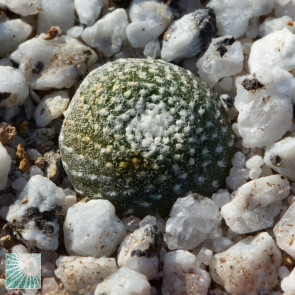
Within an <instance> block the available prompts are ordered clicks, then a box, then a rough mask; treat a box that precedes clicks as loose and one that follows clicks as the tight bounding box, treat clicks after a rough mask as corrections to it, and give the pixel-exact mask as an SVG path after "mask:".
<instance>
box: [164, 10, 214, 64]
mask: <svg viewBox="0 0 295 295" xmlns="http://www.w3.org/2000/svg"><path fill="white" fill-rule="evenodd" d="M215 32H216V23H215V15H214V13H213V12H212V11H211V10H209V9H198V10H196V11H195V12H192V13H189V14H186V15H184V16H183V17H181V18H180V19H178V20H176V21H174V22H173V23H172V24H171V26H170V27H169V28H168V29H167V31H166V32H165V35H164V37H163V44H162V51H161V59H163V60H165V61H168V62H169V61H173V60H176V59H179V58H187V57H192V56H195V55H196V54H198V53H199V52H200V51H201V50H202V49H203V47H204V46H205V45H206V43H208V42H210V40H211V38H212V37H213V36H214V35H215Z"/></svg>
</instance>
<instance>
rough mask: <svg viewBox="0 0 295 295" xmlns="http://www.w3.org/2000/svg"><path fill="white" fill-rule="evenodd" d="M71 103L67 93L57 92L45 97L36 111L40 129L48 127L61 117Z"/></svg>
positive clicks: (35, 114) (37, 123)
mask: <svg viewBox="0 0 295 295" xmlns="http://www.w3.org/2000/svg"><path fill="white" fill-rule="evenodd" d="M69 103H70V98H69V94H68V92H67V91H56V92H51V93H50V94H48V95H45V96H44V98H43V99H42V100H41V101H40V103H39V104H38V106H37V107H36V109H35V112H34V116H35V120H36V125H37V126H38V127H45V126H47V125H48V124H49V123H50V122H51V121H52V120H54V119H57V118H58V117H60V116H61V115H62V114H63V112H64V111H65V110H66V109H67V107H68V105H69Z"/></svg>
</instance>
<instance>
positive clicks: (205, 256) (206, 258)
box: [197, 247, 213, 265]
mask: <svg viewBox="0 0 295 295" xmlns="http://www.w3.org/2000/svg"><path fill="white" fill-rule="evenodd" d="M212 257H213V251H212V250H209V249H207V248H206V247H202V248H201V250H200V251H199V253H198V254H197V261H198V263H203V264H205V265H209V264H210V261H211V259H212Z"/></svg>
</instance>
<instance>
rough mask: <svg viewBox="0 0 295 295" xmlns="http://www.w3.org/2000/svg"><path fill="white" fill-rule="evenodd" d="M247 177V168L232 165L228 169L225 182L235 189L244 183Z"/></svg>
mask: <svg viewBox="0 0 295 295" xmlns="http://www.w3.org/2000/svg"><path fill="white" fill-rule="evenodd" d="M248 178H249V171H248V170H247V169H244V168H237V167H232V168H231V169H230V171H229V176H228V177H227V178H226V184H227V185H228V186H229V188H231V189H232V190H236V189H238V188H239V187H240V186H242V185H243V184H245V183H246V181H247V179H248Z"/></svg>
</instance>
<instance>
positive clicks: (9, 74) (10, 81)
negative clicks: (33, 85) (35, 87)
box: [0, 66, 29, 107]
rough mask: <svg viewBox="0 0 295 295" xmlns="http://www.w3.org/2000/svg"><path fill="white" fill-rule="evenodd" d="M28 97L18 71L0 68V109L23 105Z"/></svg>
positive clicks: (25, 83)
mask: <svg viewBox="0 0 295 295" xmlns="http://www.w3.org/2000/svg"><path fill="white" fill-rule="evenodd" d="M28 95H29V89H28V85H27V82H26V79H25V77H24V76H23V74H22V72H21V71H20V70H19V69H15V68H13V67H9V66H0V97H1V101H0V107H4V106H7V107H12V106H17V105H21V104H23V102H24V100H25V99H26V98H27V97H28Z"/></svg>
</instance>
